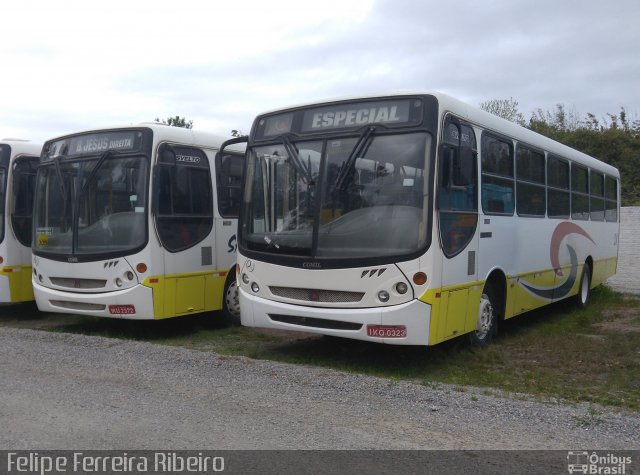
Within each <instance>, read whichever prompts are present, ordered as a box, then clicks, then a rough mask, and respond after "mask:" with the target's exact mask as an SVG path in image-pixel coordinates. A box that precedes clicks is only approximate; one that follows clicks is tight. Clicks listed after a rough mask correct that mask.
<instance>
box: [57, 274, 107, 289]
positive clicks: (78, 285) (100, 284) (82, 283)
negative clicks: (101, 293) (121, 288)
mask: <svg viewBox="0 0 640 475" xmlns="http://www.w3.org/2000/svg"><path fill="white" fill-rule="evenodd" d="M49 280H51V283H52V284H53V285H57V286H58V287H66V288H69V289H103V288H104V286H105V285H107V281H106V280H102V279H70V278H68V277H51V279H49Z"/></svg>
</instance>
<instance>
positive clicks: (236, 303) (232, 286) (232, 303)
mask: <svg viewBox="0 0 640 475" xmlns="http://www.w3.org/2000/svg"><path fill="white" fill-rule="evenodd" d="M222 314H223V316H224V319H225V320H226V321H227V322H228V323H230V324H231V325H240V294H239V291H238V281H237V280H236V273H235V268H234V271H233V272H229V277H227V281H226V282H225V284H224V291H223V293H222Z"/></svg>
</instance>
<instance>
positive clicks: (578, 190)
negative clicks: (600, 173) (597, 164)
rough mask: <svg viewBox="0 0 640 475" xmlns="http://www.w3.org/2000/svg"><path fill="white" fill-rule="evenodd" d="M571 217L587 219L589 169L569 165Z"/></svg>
mask: <svg viewBox="0 0 640 475" xmlns="http://www.w3.org/2000/svg"><path fill="white" fill-rule="evenodd" d="M571 217H572V218H573V219H589V171H588V170H587V169H586V168H585V167H581V166H579V165H575V164H573V165H571Z"/></svg>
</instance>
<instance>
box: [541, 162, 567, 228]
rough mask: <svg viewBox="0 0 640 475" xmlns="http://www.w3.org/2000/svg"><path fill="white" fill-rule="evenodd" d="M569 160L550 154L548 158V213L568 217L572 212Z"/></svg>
mask: <svg viewBox="0 0 640 475" xmlns="http://www.w3.org/2000/svg"><path fill="white" fill-rule="evenodd" d="M569 190H570V187H569V162H568V161H567V160H563V159H562V158H559V157H554V156H553V155H549V157H548V158H547V215H548V216H549V217H550V218H568V217H569V216H570V213H571V195H570V192H569Z"/></svg>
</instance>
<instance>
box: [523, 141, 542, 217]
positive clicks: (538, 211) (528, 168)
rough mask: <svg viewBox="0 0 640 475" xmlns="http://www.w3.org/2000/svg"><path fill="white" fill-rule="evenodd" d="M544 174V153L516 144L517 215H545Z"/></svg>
mask: <svg viewBox="0 0 640 475" xmlns="http://www.w3.org/2000/svg"><path fill="white" fill-rule="evenodd" d="M544 174H545V172H544V154H543V153H542V152H539V151H536V150H532V149H529V148H527V147H524V146H522V145H518V148H517V153H516V177H517V184H516V202H517V209H518V214H519V215H522V216H544V215H545V212H546V207H547V206H546V201H545V200H546V193H545V186H544V183H545V179H544Z"/></svg>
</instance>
